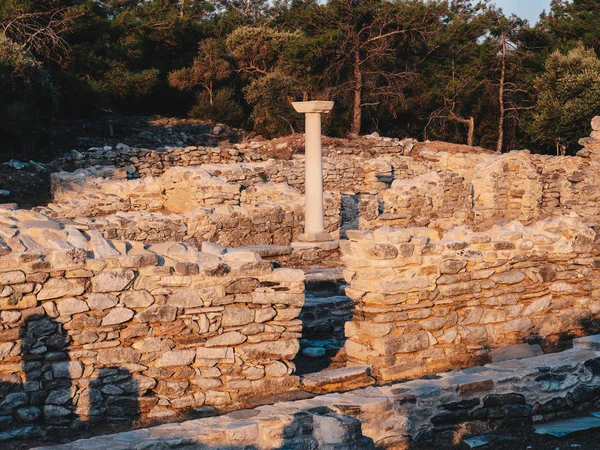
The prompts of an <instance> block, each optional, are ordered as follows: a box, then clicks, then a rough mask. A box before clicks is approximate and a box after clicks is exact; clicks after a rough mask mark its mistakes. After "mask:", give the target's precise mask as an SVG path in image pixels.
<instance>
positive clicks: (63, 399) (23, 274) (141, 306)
mask: <svg viewBox="0 0 600 450" xmlns="http://www.w3.org/2000/svg"><path fill="white" fill-rule="evenodd" d="M85 228H86V227H85V226H82V225H73V224H72V223H66V224H64V223H60V222H58V221H54V220H52V219H49V218H47V217H45V216H43V215H41V214H39V213H34V212H31V211H19V210H16V211H3V213H2V222H1V223H0V319H1V320H0V430H2V431H6V430H7V429H10V428H13V427H18V426H25V425H31V424H42V423H43V424H45V425H53V426H76V425H77V424H78V423H82V422H88V421H94V420H97V419H102V420H115V421H133V420H141V421H144V420H146V419H153V418H164V417H171V416H185V415H186V414H188V413H190V412H193V411H210V410H212V409H214V408H236V407H239V406H241V405H243V404H244V403H245V402H246V401H247V400H249V399H251V398H256V397H260V396H262V395H267V394H270V393H280V392H284V391H286V390H289V389H292V388H294V387H295V386H297V385H298V377H296V376H293V375H292V374H293V372H294V363H293V359H294V357H295V355H296V353H297V352H298V350H299V341H298V340H299V338H300V337H301V331H302V323H301V321H300V320H298V317H299V315H300V310H301V307H302V305H303V303H304V293H303V291H304V283H303V280H304V274H303V272H302V271H299V270H293V269H275V270H273V268H272V265H271V263H269V262H267V261H263V260H262V259H261V258H260V257H259V256H257V255H256V254H255V253H251V252H234V253H224V254H221V253H223V252H222V251H220V252H217V253H219V255H216V254H211V253H201V252H199V251H198V250H197V249H195V248H194V247H192V246H187V245H185V244H180V243H164V244H157V245H152V246H147V245H143V244H141V243H138V242H123V241H121V242H118V241H108V240H106V239H104V238H103V237H102V234H101V233H100V232H98V231H95V230H86V229H85Z"/></svg>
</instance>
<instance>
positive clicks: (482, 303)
mask: <svg viewBox="0 0 600 450" xmlns="http://www.w3.org/2000/svg"><path fill="white" fill-rule="evenodd" d="M348 238H349V241H347V242H343V243H342V246H341V249H342V253H343V258H342V259H343V262H344V263H345V265H346V270H345V272H344V275H345V278H346V281H347V282H348V283H349V284H350V288H348V289H346V295H348V296H349V297H350V298H352V299H353V300H354V301H355V302H356V306H355V312H354V318H353V320H352V322H349V323H347V325H346V336H347V338H348V340H347V341H346V346H345V349H346V353H347V356H348V358H349V360H350V361H355V362H360V363H368V364H371V365H372V366H373V367H374V369H375V372H376V376H377V377H378V378H379V379H380V380H382V381H390V380H398V379H402V378H412V377H418V376H421V375H423V374H425V373H433V372H439V371H443V370H447V369H450V368H455V367H464V366H471V365H477V364H480V363H482V362H485V361H487V360H489V357H490V356H489V355H490V351H491V350H492V349H494V348H497V347H501V346H506V345H509V344H515V343H520V342H528V341H530V340H532V339H538V340H544V339H552V338H556V337H558V336H560V335H564V334H583V333H584V332H586V331H589V330H587V329H586V327H588V326H589V325H591V321H590V319H594V318H596V317H597V316H598V315H599V314H600V301H599V298H600V297H599V296H600V290H599V288H600V271H599V270H598V267H599V266H600V260H599V259H598V248H597V246H596V244H595V238H596V234H595V232H594V231H593V230H592V229H591V228H588V227H587V226H585V225H584V224H583V223H582V222H581V221H579V220H576V219H573V218H570V217H559V218H553V219H546V220H544V221H541V222H539V223H536V224H535V225H534V226H531V227H524V226H523V225H521V224H520V223H516V222H513V223H511V224H509V225H507V226H505V227H493V228H492V229H491V230H489V231H488V232H483V233H475V232H472V231H470V230H468V229H467V228H465V227H459V228H456V229H452V230H449V231H447V232H446V233H445V234H444V235H443V236H441V237H440V235H438V232H437V231H435V230H431V229H427V228H414V229H410V228H409V229H391V228H385V227H384V228H380V229H378V230H375V231H373V232H359V231H349V232H348Z"/></svg>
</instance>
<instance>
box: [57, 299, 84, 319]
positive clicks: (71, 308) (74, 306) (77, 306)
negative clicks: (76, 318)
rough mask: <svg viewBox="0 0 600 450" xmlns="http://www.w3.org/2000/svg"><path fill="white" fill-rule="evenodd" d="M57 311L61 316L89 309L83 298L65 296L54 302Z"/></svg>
mask: <svg viewBox="0 0 600 450" xmlns="http://www.w3.org/2000/svg"><path fill="white" fill-rule="evenodd" d="M56 306H57V307H58V311H59V313H60V314H61V315H63V316H70V315H72V314H77V313H80V312H85V311H89V310H90V308H89V307H88V304H87V303H86V302H84V301H83V300H77V299H76V298H66V299H64V300H59V301H58V302H56Z"/></svg>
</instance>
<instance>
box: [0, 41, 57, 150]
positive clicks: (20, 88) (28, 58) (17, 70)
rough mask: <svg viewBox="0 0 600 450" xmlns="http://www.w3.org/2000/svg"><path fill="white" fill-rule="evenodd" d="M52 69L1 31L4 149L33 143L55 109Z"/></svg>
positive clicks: (0, 108)
mask: <svg viewBox="0 0 600 450" xmlns="http://www.w3.org/2000/svg"><path fill="white" fill-rule="evenodd" d="M56 101H57V92H56V89H55V87H54V84H53V83H52V80H51V78H50V74H49V72H48V71H47V70H46V68H44V66H43V65H42V64H41V63H40V62H39V61H38V60H36V59H35V58H34V57H33V56H32V55H31V54H30V53H29V52H28V51H27V50H26V49H25V48H24V47H23V46H21V45H19V44H16V43H15V42H13V41H11V40H10V39H8V38H6V37H5V36H4V35H3V34H0V135H2V144H1V146H0V150H1V151H2V153H5V152H6V153H13V151H14V150H16V149H18V148H19V147H23V146H26V145H30V144H32V142H33V141H34V139H35V138H36V133H37V131H38V130H39V128H40V127H41V126H42V125H44V124H45V123H47V122H48V121H49V120H50V119H51V118H52V116H53V114H54V111H55V109H56V106H57V104H56Z"/></svg>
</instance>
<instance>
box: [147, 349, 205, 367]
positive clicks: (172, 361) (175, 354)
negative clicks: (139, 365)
mask: <svg viewBox="0 0 600 450" xmlns="http://www.w3.org/2000/svg"><path fill="white" fill-rule="evenodd" d="M194 359H196V351H194V350H174V351H170V352H165V353H163V354H162V355H161V356H160V358H159V359H158V360H157V361H156V366H157V367H174V366H189V365H190V364H192V363H193V362H194Z"/></svg>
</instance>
